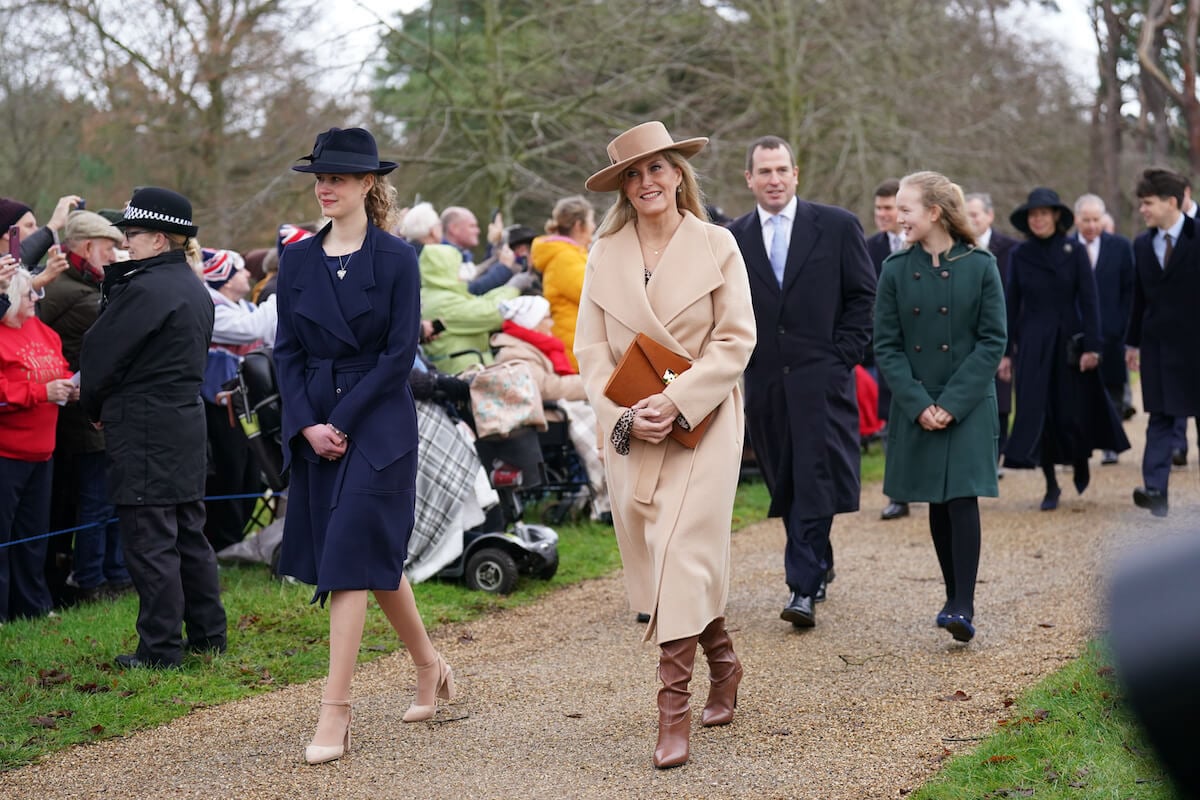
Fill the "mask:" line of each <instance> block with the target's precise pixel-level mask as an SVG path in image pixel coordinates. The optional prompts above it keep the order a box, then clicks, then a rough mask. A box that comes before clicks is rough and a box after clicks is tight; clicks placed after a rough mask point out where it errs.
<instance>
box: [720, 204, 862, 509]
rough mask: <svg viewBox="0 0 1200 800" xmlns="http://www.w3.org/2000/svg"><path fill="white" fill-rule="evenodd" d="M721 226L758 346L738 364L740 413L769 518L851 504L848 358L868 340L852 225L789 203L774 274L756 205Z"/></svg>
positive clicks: (856, 231)
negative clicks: (741, 368) (782, 256)
mask: <svg viewBox="0 0 1200 800" xmlns="http://www.w3.org/2000/svg"><path fill="white" fill-rule="evenodd" d="M729 229H730V230H731V231H732V232H733V235H734V238H735V239H736V240H737V243H738V247H739V248H740V249H741V251H742V257H743V258H744V259H745V261H746V268H747V271H748V272H749V275H750V291H751V295H752V297H753V302H754V316H755V320H756V324H757V328H758V344H757V346H756V347H755V350H754V355H752V356H751V357H750V363H749V365H748V366H747V367H746V420H747V427H748V429H749V432H750V438H751V442H752V444H753V445H754V453H755V456H756V458H757V459H758V462H759V466H760V468H761V469H762V473H763V476H764V478H765V479H766V481H767V486H768V488H769V489H770V490H771V509H770V515H771V516H784V515H787V514H788V513H789V512H790V511H791V509H792V506H793V504H798V511H800V512H801V515H802V517H803V518H811V519H816V518H820V517H828V516H832V515H833V514H839V513H843V512H849V511H857V510H858V500H859V492H860V488H861V485H860V477H859V460H860V449H859V432H858V400H857V397H856V394H855V383H854V366H855V365H856V364H858V363H859V362H861V361H862V357H863V351H864V349H865V348H866V346H867V342H868V341H869V340H870V338H871V325H872V317H873V315H874V306H875V269H874V268H873V267H872V266H871V259H870V258H869V257H868V256H867V247H866V241H865V239H864V238H863V232H862V227H861V226H860V225H859V223H858V220H857V219H856V218H855V216H854V215H853V214H851V213H850V212H848V211H845V210H843V209H840V208H835V207H833V206H824V205H817V204H815V203H807V202H805V201H803V200H799V201H797V206H796V217H795V220H794V221H793V223H792V236H791V241H790V245H789V248H788V257H787V264H786V266H785V268H784V279H783V286H782V287H780V285H779V283H778V282H777V281H776V280H775V273H774V272H773V271H772V270H771V262H770V260H769V259H768V257H767V252H766V248H765V247H764V246H763V238H762V224H761V222H759V218H758V211H757V209H756V210H754V211H751V212H750V213H749V214H746V215H744V216H742V217H740V218H738V219H737V220H735V221H734V222H733V223H732V224H731V225H730V226H729Z"/></svg>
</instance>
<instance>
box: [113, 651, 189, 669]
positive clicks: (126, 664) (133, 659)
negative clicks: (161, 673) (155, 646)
mask: <svg viewBox="0 0 1200 800" xmlns="http://www.w3.org/2000/svg"><path fill="white" fill-rule="evenodd" d="M113 663H114V664H116V665H117V666H118V667H120V668H121V669H178V668H179V665H178V664H172V663H171V662H169V661H159V660H158V659H147V660H143V659H142V658H141V657H139V656H138V655H137V653H125V654H122V655H119V656H117V657H116V658H114V659H113Z"/></svg>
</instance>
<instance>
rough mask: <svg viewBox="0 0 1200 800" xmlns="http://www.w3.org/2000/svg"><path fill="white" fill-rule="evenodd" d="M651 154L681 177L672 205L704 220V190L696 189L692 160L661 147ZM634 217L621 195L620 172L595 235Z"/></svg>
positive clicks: (600, 236)
mask: <svg viewBox="0 0 1200 800" xmlns="http://www.w3.org/2000/svg"><path fill="white" fill-rule="evenodd" d="M653 155H661V156H662V157H663V158H664V159H666V162H667V163H668V164H670V165H671V166H673V167H675V168H676V169H678V170H679V172H680V173H681V174H682V176H683V182H682V183H680V184H679V191H678V192H676V194H675V206H676V208H679V209H680V210H685V209H686V210H687V211H690V212H692V213H693V214H695V215H696V218H697V219H699V220H701V221H706V220H708V212H707V211H705V210H704V193H703V192H701V191H700V182H699V180H698V179H697V175H696V170H695V169H693V168H692V163H691V162H690V161H688V160H687V159H686V158H684V156H683V154H681V153H680V152H679V151H678V150H674V149H669V150H663V151H661V152H660V153H655V154H653ZM636 219H637V211H635V210H634V208H633V203H631V202H629V198H628V197H626V196H625V175H624V173H622V174H621V183H620V185H618V186H617V200H616V202H615V203H613V204H612V206H610V207H609V209H608V211H606V212H605V213H604V219H603V220H602V221H601V222H600V227H599V228H597V229H596V238H597V239H603V238H604V237H605V236H611V235H612V234H614V233H616V232H617V231H619V230H621V228H624V227H625V225H626V224H628V223H630V222H633V221H634V220H636Z"/></svg>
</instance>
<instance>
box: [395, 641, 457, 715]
mask: <svg viewBox="0 0 1200 800" xmlns="http://www.w3.org/2000/svg"><path fill="white" fill-rule="evenodd" d="M416 666H417V696H418V697H420V694H421V684H422V683H427V682H428V681H429V680H432V678H425V680H422V677H423V676H427V675H430V673H434V674H436V675H437V690H436V691H435V692H434V695H433V704H432V705H428V706H423V705H418V704H417V703H416V702H414V703H413V704H412V705H410V706H409V707H408V710H407V711H405V712H404V721H405V722H424V721H425V720H428V719H433V715H434V714H436V713H437V699H438V698H439V697H440V698H442V699H443V700H453V699H454V697H455V695H456V694H457V692H456V691H455V688H454V670H452V669H450V665H449V664H447V663H446V661H445V659H443V658H442V656H441V655H440V654H439V655H438V657H437V658H436V659H434V660H433V661H430V662H429V663H428V664H418V665H416Z"/></svg>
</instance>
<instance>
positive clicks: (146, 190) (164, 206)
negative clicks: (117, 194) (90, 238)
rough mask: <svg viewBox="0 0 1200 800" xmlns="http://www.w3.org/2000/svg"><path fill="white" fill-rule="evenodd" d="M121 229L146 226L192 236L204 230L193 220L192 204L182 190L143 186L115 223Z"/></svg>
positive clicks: (152, 229)
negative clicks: (180, 191)
mask: <svg viewBox="0 0 1200 800" xmlns="http://www.w3.org/2000/svg"><path fill="white" fill-rule="evenodd" d="M113 225H114V226H116V227H118V228H145V229H146V230H151V231H162V232H164V233H179V234H182V235H184V236H187V237H188V238H191V237H193V236H195V235H196V232H197V231H198V230H200V229H199V228H198V227H197V226H196V223H194V222H192V203H191V201H190V200H188V199H187V198H186V197H184V196H183V195H181V194H180V193H179V192H173V191H171V190H170V189H161V188H159V187H157V186H139V187H138V188H136V189H134V190H133V197H131V198H129V204H128V205H126V206H125V210H124V211H123V212H122V214H121V218H120V219H119V220H117V221H116V222H114V223H113Z"/></svg>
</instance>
